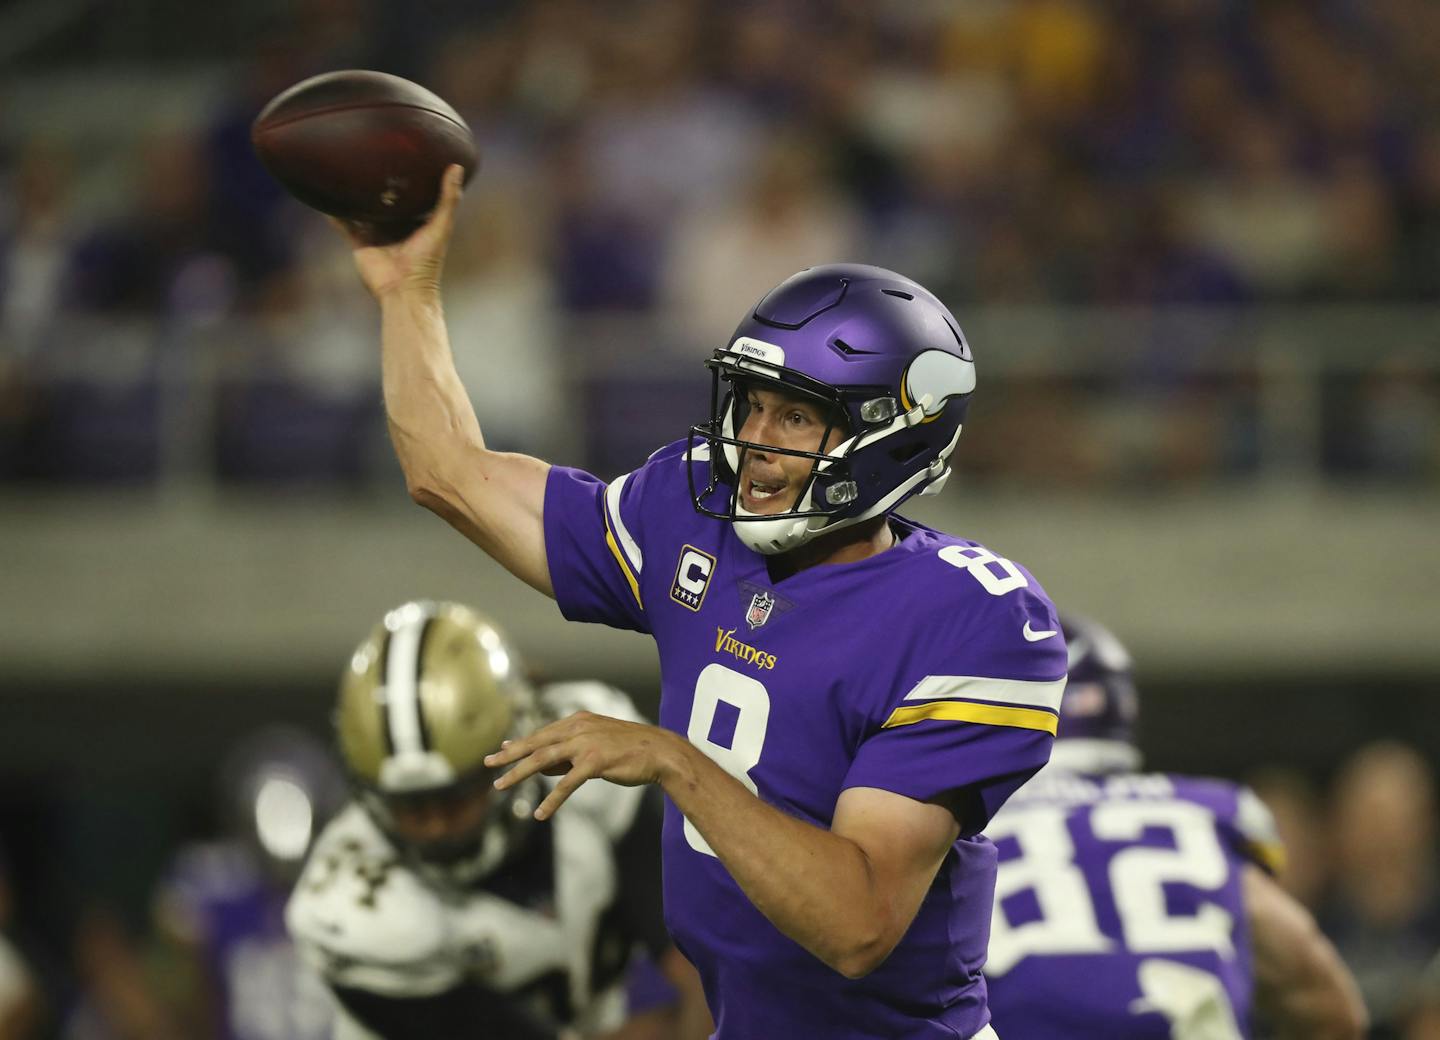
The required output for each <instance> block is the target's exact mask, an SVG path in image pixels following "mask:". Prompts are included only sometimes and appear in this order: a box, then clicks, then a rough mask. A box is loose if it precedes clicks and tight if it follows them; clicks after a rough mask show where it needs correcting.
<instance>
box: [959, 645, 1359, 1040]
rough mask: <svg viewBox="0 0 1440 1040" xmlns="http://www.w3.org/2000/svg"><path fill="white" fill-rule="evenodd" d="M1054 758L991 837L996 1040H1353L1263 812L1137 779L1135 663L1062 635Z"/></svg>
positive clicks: (1247, 794) (1349, 985)
mask: <svg viewBox="0 0 1440 1040" xmlns="http://www.w3.org/2000/svg"><path fill="white" fill-rule="evenodd" d="M1062 624H1063V626H1064V631H1065V634H1066V638H1067V643H1068V646H1069V652H1070V679H1069V683H1068V685H1067V686H1066V689H1065V697H1064V700H1063V701H1062V703H1061V706H1060V732H1059V735H1058V739H1057V740H1056V742H1055V753H1054V756H1053V758H1052V759H1051V761H1050V764H1049V765H1047V766H1046V767H1045V769H1044V771H1043V772H1041V773H1040V775H1038V776H1036V777H1035V778H1034V779H1032V780H1031V781H1030V782H1029V783H1027V784H1026V785H1025V786H1024V787H1023V788H1021V789H1020V791H1019V792H1018V793H1017V794H1016V795H1015V797H1013V798H1012V799H1010V801H1009V803H1008V804H1007V805H1006V806H1005V808H1004V810H1003V811H1001V812H1000V813H999V815H997V816H996V818H995V819H994V820H993V821H992V822H991V824H990V827H989V829H988V830H987V832H986V833H987V834H989V836H990V838H991V839H992V840H993V841H994V842H995V843H996V846H997V847H998V848H999V850H1000V879H999V884H998V886H997V889H996V893H995V921H994V928H993V929H992V930H991V933H990V960H989V962H988V963H987V964H986V966H985V974H986V975H987V976H988V977H989V979H990V995H991V1007H992V1010H993V1011H994V1014H995V1024H996V1028H997V1029H998V1030H999V1031H1000V1033H1001V1034H1002V1035H1003V1036H1004V1037H1005V1040H1048V1038H1050V1037H1058V1036H1063V1037H1074V1038H1076V1040H1087V1038H1092V1037H1093V1038H1094V1040H1248V1038H1249V1037H1250V1036H1251V1035H1252V1032H1251V1021H1252V1018H1253V1017H1254V1012H1255V1011H1257V1010H1258V1011H1259V1012H1261V1013H1263V1014H1264V1016H1265V1017H1266V1018H1267V1019H1269V1020H1270V1021H1271V1022H1272V1024H1273V1025H1275V1026H1276V1027H1277V1028H1278V1029H1279V1031H1280V1035H1281V1036H1294V1037H1305V1038H1307V1040H1359V1037H1361V1036H1362V1035H1363V1034H1364V1022H1365V1012H1364V1008H1363V1007H1362V1006H1361V1004H1360V1000H1359V992H1358V990H1357V989H1356V987H1355V983H1354V981H1353V980H1352V979H1351V977H1350V974H1349V972H1348V971H1347V970H1346V968H1345V966H1344V965H1343V964H1342V963H1341V961H1340V958H1339V957H1338V956H1337V955H1336V953H1335V950H1334V948H1333V947H1332V946H1331V945H1330V943H1329V942H1328V941H1327V940H1326V939H1325V938H1324V937H1323V936H1322V935H1321V934H1320V932H1319V931H1318V929H1317V928H1316V927H1315V923H1314V921H1313V920H1311V918H1310V915H1309V913H1308V912H1307V911H1306V910H1305V909H1304V908H1303V907H1302V906H1300V904H1299V903H1297V902H1295V901H1294V900H1293V899H1292V898H1291V897H1290V896H1289V895H1287V894H1286V893H1285V891H1284V890H1283V889H1282V888H1280V886H1279V885H1278V884H1277V883H1276V882H1275V881H1274V880H1273V879H1272V877H1271V872H1272V871H1274V870H1275V869H1277V868H1278V866H1279V864H1280V863H1281V861H1282V856H1283V850H1282V849H1281V847H1280V844H1279V839H1278V837H1277V836H1276V833H1275V828H1274V823H1273V821H1272V820H1271V817H1270V813H1269V811H1268V810H1267V809H1266V808H1265V807H1264V805H1263V804H1262V803H1261V802H1260V800H1259V799H1258V798H1257V797H1256V796H1255V794H1254V793H1253V792H1251V791H1250V790H1249V789H1247V788H1244V787H1240V786H1238V785H1236V784H1232V783H1229V782H1227V781H1224V780H1217V779H1211V778H1205V777H1191V776H1176V775H1174V774H1170V773H1142V772H1139V771H1138V767H1139V764H1140V755H1139V752H1138V750H1137V749H1136V747H1135V743H1134V726H1135V721H1136V716H1137V706H1138V705H1137V698H1136V694H1135V687H1134V683H1133V680H1132V678H1131V671H1130V658H1129V655H1128V654H1127V653H1126V652H1125V650H1124V648H1123V647H1122V646H1121V645H1120V643H1119V642H1118V641H1117V640H1116V639H1115V637H1114V636H1113V635H1111V634H1110V632H1109V631H1107V630H1106V629H1104V628H1102V627H1101V626H1099V625H1097V624H1095V623H1094V622H1092V621H1087V620H1082V619H1078V618H1071V617H1067V618H1065V619H1063V622H1062Z"/></svg>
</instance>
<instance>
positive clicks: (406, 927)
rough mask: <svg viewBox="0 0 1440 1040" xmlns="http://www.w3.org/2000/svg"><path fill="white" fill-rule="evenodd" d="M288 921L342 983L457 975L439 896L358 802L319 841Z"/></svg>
mask: <svg viewBox="0 0 1440 1040" xmlns="http://www.w3.org/2000/svg"><path fill="white" fill-rule="evenodd" d="M367 825H368V826H367ZM377 839H378V840H377ZM285 923H286V926H287V927H288V928H289V930H290V934H291V935H292V936H293V937H294V939H295V941H296V943H297V944H298V945H299V946H300V947H301V949H302V951H303V952H304V954H305V956H306V957H307V959H309V960H310V961H312V962H313V963H314V964H315V965H316V966H317V967H318V968H319V969H320V971H321V972H322V974H324V975H325V976H326V977H327V978H328V979H330V980H331V981H332V982H335V983H338V984H341V985H346V986H355V987H357V988H360V989H365V990H369V991H372V992H378V993H385V994H392V995H406V994H423V993H435V992H439V991H441V990H444V989H447V988H449V987H450V986H452V985H454V984H455V983H456V981H457V980H458V978H459V974H460V970H461V969H460V966H459V964H458V962H457V963H452V958H450V957H448V956H447V953H448V947H449V941H448V940H449V926H448V921H447V913H446V909H445V907H444V905H443V904H442V902H441V900H440V898H439V897H438V895H437V894H436V893H435V892H434V891H433V890H432V889H431V888H430V887H429V886H428V885H426V884H425V882H424V881H423V880H422V879H421V878H420V877H418V876H417V875H416V874H415V872H414V871H412V870H411V869H409V867H407V866H406V865H404V864H403V863H402V862H401V861H400V860H399V858H398V857H397V856H396V855H395V853H394V850H393V849H391V848H390V846H389V845H388V843H386V842H385V841H384V840H383V839H381V838H379V835H378V831H377V830H376V828H375V827H374V825H373V824H370V823H369V819H368V817H366V816H365V814H364V812H363V810H360V809H359V808H358V807H355V806H352V807H351V809H349V810H347V811H346V812H344V813H342V814H341V815H340V816H339V817H337V818H336V820H335V821H334V822H332V823H331V825H330V826H329V827H327V828H326V830H325V833H324V834H323V835H322V837H321V840H320V842H319V843H317V845H316V848H315V851H314V852H313V853H312V854H311V856H310V859H309V861H308V862H307V863H306V864H305V870H304V872H303V873H302V874H301V876H300V880H299V881H298V882H297V883H296V885H295V890H294V891H293V892H292V893H291V896H290V902H289V904H288V905H287V906H286V909H285Z"/></svg>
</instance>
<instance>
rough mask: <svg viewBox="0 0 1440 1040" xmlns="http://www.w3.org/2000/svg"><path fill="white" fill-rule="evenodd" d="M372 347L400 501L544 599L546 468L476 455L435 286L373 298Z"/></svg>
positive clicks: (478, 443) (547, 589) (470, 416)
mask: <svg viewBox="0 0 1440 1040" xmlns="http://www.w3.org/2000/svg"><path fill="white" fill-rule="evenodd" d="M381 343H382V346H381V370H382V379H383V383H384V391H385V414H386V419H387V422H388V424H389V427H390V439H391V441H392V443H393V444H394V445H395V454H396V456H397V457H398V458H399V460H400V467H401V469H402V470H403V471H404V473H405V485H406V488H407V489H408V490H409V492H410V497H411V498H413V499H414V500H415V501H416V502H418V503H420V504H421V505H423V506H424V507H425V508H427V509H429V510H431V511H432V512H434V513H436V514H438V515H439V516H440V517H442V518H443V519H444V520H445V521H446V522H448V523H449V524H450V525H451V526H452V527H454V528H455V529H456V530H458V531H459V532H460V533H461V534H463V535H465V537H466V538H469V539H470V540H471V541H472V542H474V543H475V544H476V545H478V546H479V547H480V548H481V549H483V550H484V551H485V552H486V553H488V554H489V555H490V556H492V557H493V558H494V559H496V560H497V561H499V562H500V563H501V564H502V565H503V566H504V567H506V568H507V569H508V570H509V571H510V572H511V573H512V574H514V575H515V576H516V577H518V578H520V579H521V580H522V581H524V582H526V583H527V584H529V585H530V586H531V587H532V588H535V589H538V590H539V591H540V592H543V593H545V594H546V595H547V596H553V595H554V589H553V586H552V585H551V582H550V570H549V564H548V562H547V560H546V557H545V539H544V527H543V519H542V517H543V512H544V500H545V483H546V476H547V474H548V472H549V469H550V467H549V464H548V463H545V462H542V461H541V460H539V459H535V458H530V457H529V456H526V455H516V454H510V453H506V452H494V451H490V450H489V449H487V448H486V447H485V438H484V436H483V435H482V434H481V432H480V421H479V420H478V419H477V418H476V416H475V409H474V407H473V406H472V405H471V403H470V397H469V395H468V394H467V393H466V392H465V386H464V384H463V383H461V381H460V376H459V374H458V373H457V372H456V371H455V362H454V359H453V358H452V357H451V355H450V339H449V335H448V333H447V332H446V329H445V317H444V312H443V309H442V307H441V304H440V294H439V290H438V288H437V287H430V286H426V287H422V288H406V289H403V290H397V291H396V292H393V293H391V294H388V295H386V296H384V297H382V298H381Z"/></svg>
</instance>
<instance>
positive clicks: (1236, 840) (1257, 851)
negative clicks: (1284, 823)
mask: <svg viewBox="0 0 1440 1040" xmlns="http://www.w3.org/2000/svg"><path fill="white" fill-rule="evenodd" d="M1233 789H1234V802H1233V811H1230V812H1221V814H1218V817H1217V820H1218V825H1220V837H1221V838H1223V840H1224V841H1225V843H1227V844H1228V846H1230V847H1231V848H1234V850H1236V853H1237V854H1240V856H1241V857H1243V859H1246V860H1248V861H1250V863H1254V864H1256V866H1257V867H1260V869H1261V870H1264V871H1266V873H1267V874H1272V876H1279V874H1280V873H1283V871H1284V863H1286V854H1284V843H1283V841H1282V840H1280V831H1279V828H1277V827H1276V822H1274V815H1272V812H1270V808H1269V807H1267V805H1266V804H1264V802H1263V801H1260V795H1257V794H1256V792H1254V791H1251V789H1250V788H1247V786H1244V785H1236V786H1234V788H1233Z"/></svg>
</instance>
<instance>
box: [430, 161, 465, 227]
mask: <svg viewBox="0 0 1440 1040" xmlns="http://www.w3.org/2000/svg"><path fill="white" fill-rule="evenodd" d="M464 176H465V171H464V169H463V168H462V167H460V166H459V165H454V166H449V167H447V168H446V170H445V174H444V176H443V177H441V178H440V201H439V202H438V203H436V204H435V212H434V213H432V214H431V216H430V222H431V223H432V224H445V225H449V224H450V223H452V222H453V221H454V219H455V207H456V206H458V205H459V204H460V193H461V190H462V189H461V181H462V178H464Z"/></svg>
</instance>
